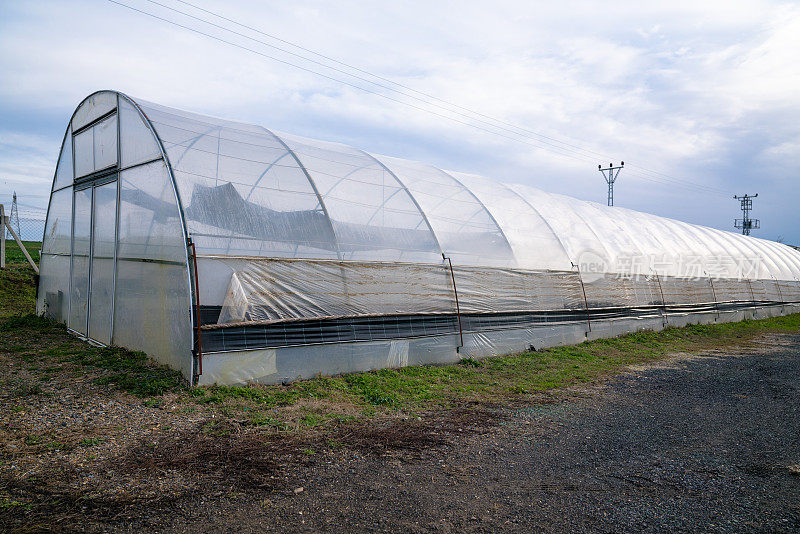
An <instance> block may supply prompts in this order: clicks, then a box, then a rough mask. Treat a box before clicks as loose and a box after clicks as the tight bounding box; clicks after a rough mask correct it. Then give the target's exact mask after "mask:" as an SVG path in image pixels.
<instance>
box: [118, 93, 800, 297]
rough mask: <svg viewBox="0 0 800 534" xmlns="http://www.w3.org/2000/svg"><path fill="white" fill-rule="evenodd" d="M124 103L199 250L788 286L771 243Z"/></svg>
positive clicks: (798, 269)
mask: <svg viewBox="0 0 800 534" xmlns="http://www.w3.org/2000/svg"><path fill="white" fill-rule="evenodd" d="M137 102H138V103H139V105H140V106H141V107H142V109H143V110H144V111H145V114H146V115H147V117H148V118H149V119H150V121H151V123H152V125H153V127H154V129H155V131H156V133H157V135H158V136H159V138H160V139H161V141H162V143H163V145H164V147H165V149H166V151H167V155H168V158H169V161H170V163H171V165H172V168H173V171H174V174H175V179H176V182H177V185H178V189H179V192H180V197H181V201H182V204H183V210H184V214H185V216H186V221H187V226H188V229H189V233H190V234H191V235H192V237H193V238H194V240H195V242H196V244H197V246H198V249H199V252H201V253H202V254H204V255H215V256H253V257H267V258H309V259H335V260H344V261H367V262H370V261H387V262H407V263H429V264H438V263H439V262H440V261H441V255H442V254H444V255H445V256H449V257H450V258H451V260H452V261H453V262H454V264H455V265H457V266H485V267H516V268H521V269H531V270H554V271H580V272H581V273H582V274H584V273H585V274H587V275H589V276H591V275H594V274H608V273H611V274H619V275H623V276H653V275H659V276H671V277H693V276H702V277H715V278H735V279H739V278H743V279H758V278H774V279H782V280H797V279H798V278H800V253H798V252H797V251H795V250H793V249H791V248H789V247H786V246H784V245H780V244H777V243H771V242H766V241H763V240H759V239H755V238H745V237H743V236H739V235H736V234H733V233H730V232H722V231H719V230H713V229H710V228H704V227H700V226H696V225H690V224H686V223H682V222H679V221H674V220H670V219H665V218H663V217H656V216H654V215H649V214H646V213H638V212H633V211H631V210H626V209H621V208H615V207H608V206H604V205H601V204H597V203H594V202H586V201H580V200H576V199H574V198H570V197H566V196H563V195H555V194H548V193H545V192H544V191H540V190H538V189H534V188H532V187H528V186H523V185H513V184H504V183H502V182H497V181H492V180H489V179H487V178H483V177H480V176H476V175H472V174H467V173H462V172H451V171H442V170H440V169H437V168H435V167H433V166H431V165H426V164H423V163H418V162H414V161H408V160H402V159H398V158H394V157H390V156H373V155H371V154H368V153H366V152H363V151H361V150H358V149H356V148H353V147H349V146H347V145H343V144H339V143H331V142H326V141H316V140H312V139H306V138H301V137H297V136H294V135H289V134H282V133H273V132H270V131H269V130H266V129H265V128H263V127H261V126H256V125H252V124H245V123H239V122H233V121H227V120H222V119H216V118H212V117H205V116H202V115H198V114H194V113H189V112H185V111H179V110H174V109H170V108H166V107H164V106H159V105H156V104H150V103H147V102H141V101H137ZM123 112H125V109H124V108H123ZM126 135H127V134H126ZM215 304H220V303H218V302H217V303H215Z"/></svg>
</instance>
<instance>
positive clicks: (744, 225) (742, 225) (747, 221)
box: [733, 193, 761, 235]
mask: <svg viewBox="0 0 800 534" xmlns="http://www.w3.org/2000/svg"><path fill="white" fill-rule="evenodd" d="M757 196H758V193H756V194H755V195H747V194H746V195H744V196H741V197H740V196H738V195H733V198H735V199H736V200H738V201H739V203H740V204H741V206H742V218H741V219H734V220H733V226H734V227H735V228H738V229H739V230H741V231H742V235H750V230H752V229H753V228H761V221H759V220H758V219H751V218H750V210H752V209H753V199H754V198H756V197H757Z"/></svg>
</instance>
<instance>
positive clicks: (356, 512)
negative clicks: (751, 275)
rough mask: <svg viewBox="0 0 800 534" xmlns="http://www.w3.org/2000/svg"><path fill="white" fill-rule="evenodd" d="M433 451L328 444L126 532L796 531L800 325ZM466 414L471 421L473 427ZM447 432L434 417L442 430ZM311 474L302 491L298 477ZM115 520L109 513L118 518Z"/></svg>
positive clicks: (468, 434) (501, 417)
mask: <svg viewBox="0 0 800 534" xmlns="http://www.w3.org/2000/svg"><path fill="white" fill-rule="evenodd" d="M496 421H497V422H498V425H497V426H495V427H493V428H489V429H484V430H480V429H479V430H474V429H472V430H469V431H465V432H458V428H457V427H453V426H452V425H451V427H450V428H449V430H448V431H447V432H445V433H444V434H442V435H444V436H445V439H446V443H444V444H441V445H434V446H430V447H428V448H425V449H424V450H422V451H416V452H414V451H404V452H395V453H384V454H374V453H370V452H364V453H358V452H353V451H352V450H341V451H340V452H330V451H329V452H325V453H320V454H317V455H315V456H314V457H313V458H310V459H309V461H308V462H306V463H305V464H304V465H294V466H291V467H288V466H287V471H286V472H285V473H284V475H285V479H284V482H285V483H284V484H282V485H281V486H280V487H278V488H277V489H273V490H270V491H266V492H263V493H258V494H257V495H256V494H251V493H242V492H239V493H237V492H224V493H221V494H215V495H207V496H205V497H198V498H196V499H193V500H192V501H190V502H183V503H178V504H177V506H171V507H169V508H168V509H164V510H161V511H158V510H151V511H149V512H148V511H142V513H141V514H140V515H139V516H138V517H137V518H136V520H135V521H134V522H133V523H129V522H128V521H127V520H125V521H120V522H118V523H112V525H113V526H115V527H117V528H119V529H122V530H130V531H134V530H141V529H143V528H158V529H165V530H168V529H173V530H177V531H189V530H192V531H196V530H205V531H211V530H214V531H219V530H222V529H225V530H232V531H264V530H267V531H272V530H274V531H277V530H281V531H319V530H329V531H386V530H391V531H398V530H403V531H411V532H415V531H442V532H448V531H449V532H462V531H475V532H482V531H486V532H489V531H497V530H506V531H518V532H523V531H524V532H530V531H548V532H549V531H554V532H555V531H563V530H566V529H569V530H593V531H636V532H639V531H656V530H669V531H696V530H703V531H732V530H733V531H753V530H771V531H786V532H789V531H797V530H798V529H800V476H797V475H793V474H791V473H790V471H789V469H788V466H790V465H794V464H800V335H769V336H767V337H764V338H761V339H759V340H756V341H754V342H751V343H748V344H747V345H745V346H743V347H741V348H740V349H739V350H737V351H724V352H712V353H707V354H705V355H702V356H695V357H684V356H677V357H675V358H672V359H670V360H667V361H662V362H660V363H658V364H656V365H653V366H649V367H639V368H635V369H633V370H631V372H629V373H626V374H623V375H621V376H618V377H617V378H615V379H613V380H611V381H609V382H606V383H605V384H603V385H600V386H595V387H593V388H591V389H588V390H574V391H572V392H571V394H570V396H569V398H568V399H567V400H561V401H558V402H550V403H547V404H541V405H535V406H534V405H528V406H525V407H515V408H503V409H500V410H499V412H498V413H497V414H496ZM466 426H468V424H467V423H465V427H466ZM434 433H435V429H434ZM299 488H302V491H301V490H300V489H299ZM106 526H111V525H109V524H106Z"/></svg>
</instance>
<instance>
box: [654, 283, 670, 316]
mask: <svg viewBox="0 0 800 534" xmlns="http://www.w3.org/2000/svg"><path fill="white" fill-rule="evenodd" d="M656 282H658V293H659V295H661V318H662V319H663V324H664V326H669V319H667V303H666V302H665V301H664V289H663V288H662V287H661V277H660V276H658V273H656Z"/></svg>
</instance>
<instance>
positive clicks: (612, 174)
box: [597, 161, 625, 206]
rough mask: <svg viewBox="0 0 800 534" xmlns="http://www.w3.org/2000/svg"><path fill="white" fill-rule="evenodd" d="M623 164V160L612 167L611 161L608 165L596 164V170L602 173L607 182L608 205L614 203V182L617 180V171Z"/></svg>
mask: <svg viewBox="0 0 800 534" xmlns="http://www.w3.org/2000/svg"><path fill="white" fill-rule="evenodd" d="M624 166H625V162H624V161H620V162H619V165H618V166H616V167H614V164H613V163H609V164H608V167H603V166H602V165H598V166H597V170H598V171H600V172H601V173H603V178H605V179H606V183H607V184H608V205H609V206H613V205H614V182H615V181H616V180H617V176H619V171H621V170H622V167H624Z"/></svg>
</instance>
